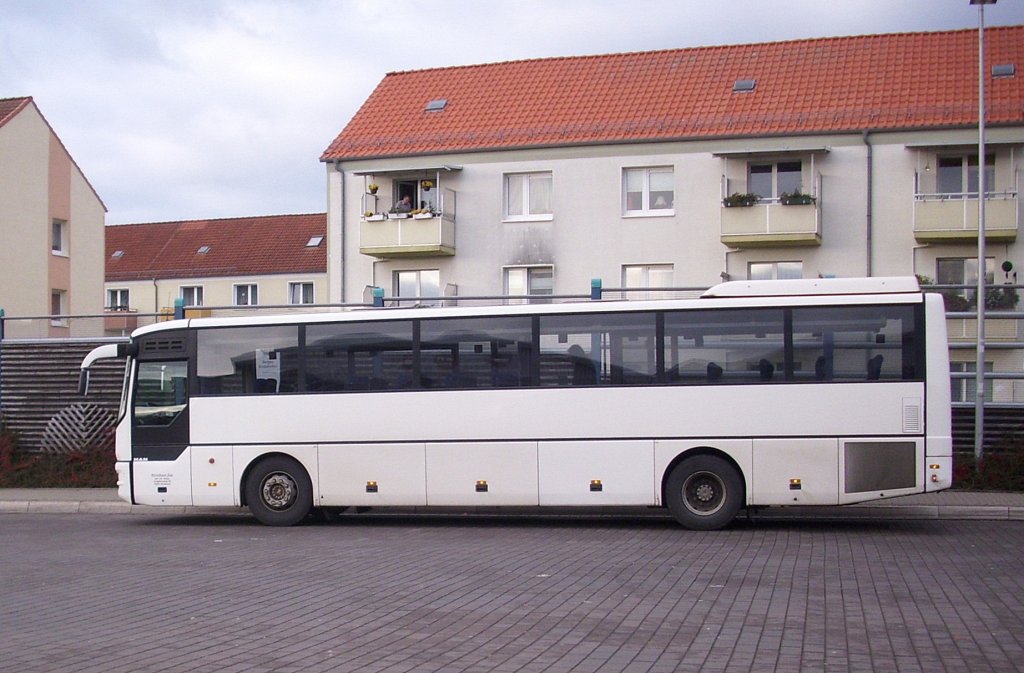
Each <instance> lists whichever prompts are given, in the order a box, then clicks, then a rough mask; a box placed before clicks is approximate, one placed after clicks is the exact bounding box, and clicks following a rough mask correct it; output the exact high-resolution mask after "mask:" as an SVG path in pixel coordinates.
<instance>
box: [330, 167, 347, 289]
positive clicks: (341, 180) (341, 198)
mask: <svg viewBox="0 0 1024 673" xmlns="http://www.w3.org/2000/svg"><path fill="white" fill-rule="evenodd" d="M334 170H336V171H338V184H339V188H338V213H339V219H340V220H341V221H340V223H339V224H340V225H341V226H340V227H338V249H339V255H338V298H339V300H340V301H341V303H343V304H344V303H345V172H344V171H342V170H341V161H335V162H334ZM330 189H331V180H330V176H328V178H327V191H328V198H330ZM330 228H331V223H330V222H328V223H327V230H328V233H329V232H330ZM330 240H331V239H330V237H328V238H327V242H328V246H330ZM328 254H330V247H328ZM327 266H328V268H329V267H330V261H329V260H328V263H327ZM327 282H328V284H330V278H328V279H327Z"/></svg>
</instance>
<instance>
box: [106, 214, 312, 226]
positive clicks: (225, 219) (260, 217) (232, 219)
mask: <svg viewBox="0 0 1024 673" xmlns="http://www.w3.org/2000/svg"><path fill="white" fill-rule="evenodd" d="M318 215H323V216H324V217H327V213H326V212H322V213H281V214H278V215H241V216H236V217H198V218H194V219H190V220H160V221H157V222H120V223H108V224H107V225H106V226H108V227H137V226H148V225H156V224H195V223H197V222H209V223H214V222H237V221H239V220H266V219H270V218H272V217H316V216H318Z"/></svg>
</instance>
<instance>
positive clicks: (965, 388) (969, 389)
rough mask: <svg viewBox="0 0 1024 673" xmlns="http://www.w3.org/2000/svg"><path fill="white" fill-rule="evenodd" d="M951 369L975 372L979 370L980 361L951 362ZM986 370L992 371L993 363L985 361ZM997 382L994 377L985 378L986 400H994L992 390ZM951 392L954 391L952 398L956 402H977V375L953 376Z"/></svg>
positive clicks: (953, 370)
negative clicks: (965, 377) (967, 376)
mask: <svg viewBox="0 0 1024 673" xmlns="http://www.w3.org/2000/svg"><path fill="white" fill-rule="evenodd" d="M949 371H951V372H968V373H971V374H974V373H975V372H977V371H978V363H976V362H950V363H949ZM985 371H986V372H991V371H992V363H991V362H986V363H985ZM994 383H995V382H994V381H993V380H992V379H985V401H986V402H991V401H992V391H993V390H994V385H993V384H994ZM949 385H950V392H951V393H952V400H953V401H954V402H975V401H977V398H976V395H977V394H978V392H977V391H978V380H977V378H975V377H972V378H967V379H961V378H951V379H950V381H949Z"/></svg>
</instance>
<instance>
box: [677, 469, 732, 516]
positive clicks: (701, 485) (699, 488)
mask: <svg viewBox="0 0 1024 673" xmlns="http://www.w3.org/2000/svg"><path fill="white" fill-rule="evenodd" d="M683 504H685V505H686V509H688V510H690V511H691V512H693V513H694V514H697V515H699V516H708V515H711V514H714V513H715V512H717V511H718V510H720V509H722V507H723V506H724V505H725V482H723V481H722V479H721V477H719V476H718V475H717V474H715V473H714V472H694V473H693V474H691V475H690V476H689V477H687V478H686V482H685V483H684V484H683Z"/></svg>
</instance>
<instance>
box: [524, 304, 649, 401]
mask: <svg viewBox="0 0 1024 673" xmlns="http://www.w3.org/2000/svg"><path fill="white" fill-rule="evenodd" d="M656 325H657V322H656V318H655V314H654V313H640V312H636V313H632V312H630V313H601V314H579V315H551V316H541V317H540V385H542V386H586V385H640V384H644V383H653V382H654V381H655V380H656V373H657V362H656V355H657V349H656V347H655V343H656V339H655V336H656Z"/></svg>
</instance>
